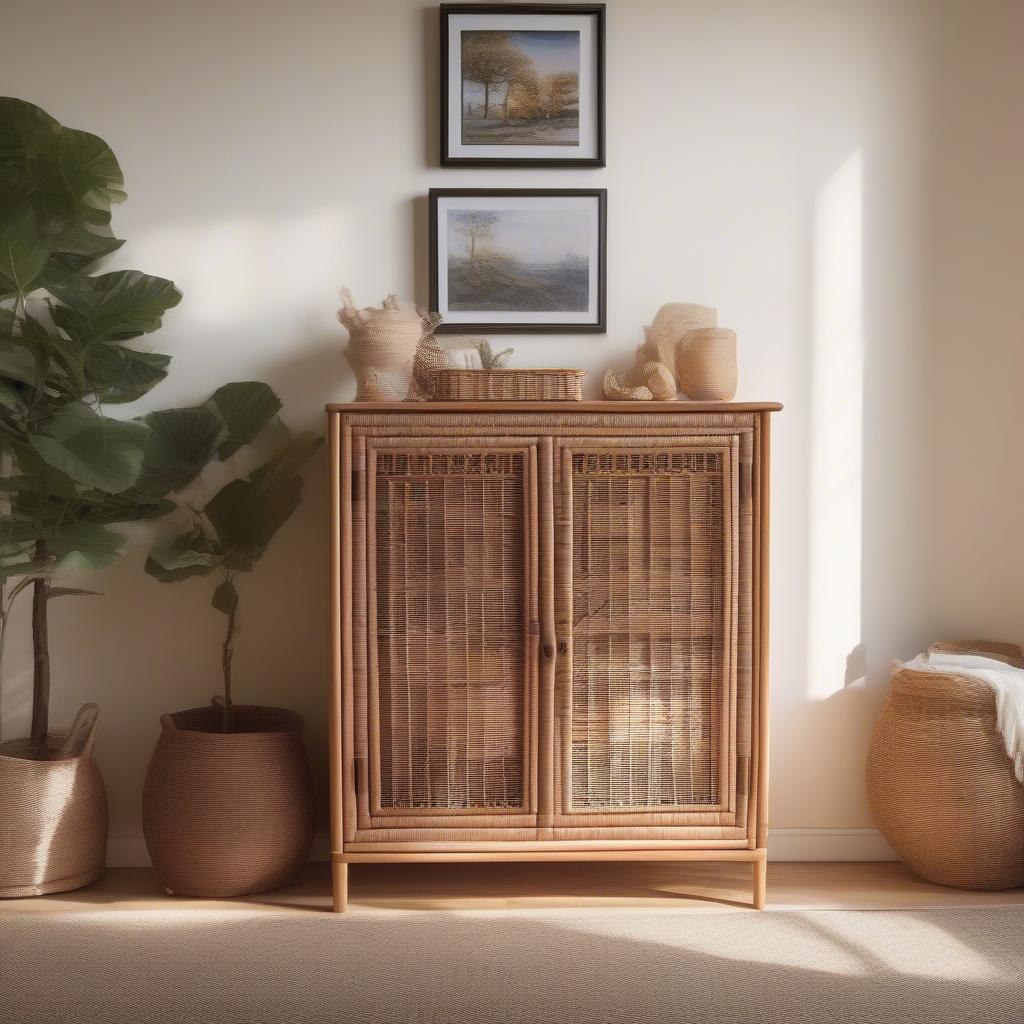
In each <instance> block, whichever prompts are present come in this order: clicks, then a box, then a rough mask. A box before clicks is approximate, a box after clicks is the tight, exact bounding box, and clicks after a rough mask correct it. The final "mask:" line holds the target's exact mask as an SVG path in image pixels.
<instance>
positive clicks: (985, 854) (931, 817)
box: [867, 643, 1024, 889]
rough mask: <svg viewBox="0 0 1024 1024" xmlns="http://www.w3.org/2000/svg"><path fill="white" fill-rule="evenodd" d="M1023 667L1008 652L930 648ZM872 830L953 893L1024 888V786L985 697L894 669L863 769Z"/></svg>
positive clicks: (991, 647) (957, 679)
mask: <svg viewBox="0 0 1024 1024" xmlns="http://www.w3.org/2000/svg"><path fill="white" fill-rule="evenodd" d="M931 650H945V651H956V652H959V653H977V654H984V655H985V656H986V657H992V656H995V657H999V658H1001V660H1005V661H1007V662H1009V663H1011V664H1016V665H1020V664H1021V661H1020V659H1021V649H1020V648H1019V647H1017V646H1015V645H1013V644H988V643H951V644H936V645H935V646H934V647H933V648H931ZM867 785H868V799H869V801H870V804H871V810H872V813H873V815H874V818H875V822H876V824H877V825H878V827H879V829H880V830H881V832H882V834H883V835H884V836H885V838H886V839H888V840H889V842H890V843H891V844H892V846H893V847H894V848H895V850H896V851H897V853H899V855H900V856H901V857H902V858H903V860H904V861H906V863H907V864H908V865H909V866H910V867H911V868H912V869H913V870H914V871H915V872H916V873H917V874H919V875H920V876H921V877H922V878H926V879H928V881H930V882H938V883H939V884H940V885H949V886H954V887H956V888H959V889H1010V888H1013V887H1015V886H1018V885H1022V884H1024V786H1022V785H1021V784H1020V783H1019V782H1017V780H1016V778H1015V776H1014V772H1013V763H1012V762H1011V760H1010V758H1009V756H1008V755H1007V753H1006V748H1005V747H1004V745H1003V739H1002V736H1001V735H1000V734H999V732H998V731H997V729H996V707H995V698H994V695H993V693H992V690H991V689H990V688H989V687H987V686H986V685H985V684H984V683H981V682H979V681H978V680H976V679H972V678H970V677H968V676H962V675H956V674H946V673H940V672H915V671H908V670H906V669H900V668H896V670H895V671H894V672H893V675H892V685H891V688H890V692H889V697H888V699H887V700H886V702H885V706H884V707H883V708H882V714H881V716H880V718H879V720H878V724H877V725H876V726H875V732H874V736H873V738H872V742H871V749H870V751H869V754H868V765H867Z"/></svg>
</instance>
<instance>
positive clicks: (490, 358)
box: [476, 338, 514, 370]
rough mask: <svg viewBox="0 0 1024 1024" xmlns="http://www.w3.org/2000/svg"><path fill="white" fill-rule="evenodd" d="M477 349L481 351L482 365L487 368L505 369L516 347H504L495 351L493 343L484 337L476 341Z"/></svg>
mask: <svg viewBox="0 0 1024 1024" xmlns="http://www.w3.org/2000/svg"><path fill="white" fill-rule="evenodd" d="M476 350H477V352H479V353H480V366H481V367H482V368H483V369H485V370H501V369H503V368H504V367H505V366H507V365H508V361H509V359H510V358H511V357H512V352H513V351H514V349H510V348H504V349H502V350H501V351H500V352H495V351H494V350H493V349H492V348H491V343H490V342H489V341H487V340H486V339H484V338H481V339H480V340H479V341H478V342H477V343H476Z"/></svg>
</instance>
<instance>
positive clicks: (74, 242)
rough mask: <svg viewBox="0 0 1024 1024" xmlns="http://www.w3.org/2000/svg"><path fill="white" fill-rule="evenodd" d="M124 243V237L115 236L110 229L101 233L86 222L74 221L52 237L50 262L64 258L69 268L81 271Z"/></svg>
mask: <svg viewBox="0 0 1024 1024" xmlns="http://www.w3.org/2000/svg"><path fill="white" fill-rule="evenodd" d="M122 245H124V239H123V238H115V237H114V236H113V235H112V234H110V232H109V231H107V232H105V233H100V232H97V231H93V230H91V229H90V228H89V226H88V225H86V224H82V223H74V224H70V225H68V226H67V227H65V228H64V230H62V231H61V232H60V233H59V234H56V235H54V236H53V237H52V238H51V241H50V251H51V253H52V254H53V255H52V256H51V258H50V262H51V263H53V262H54V261H56V260H62V259H63V260H66V261H67V265H68V267H69V268H74V269H76V270H79V271H81V270H84V269H85V268H86V267H87V266H89V264H90V263H95V262H96V260H98V259H100V258H101V257H103V256H109V255H110V254H111V253H112V252H115V251H116V250H118V249H120V248H121V246H122Z"/></svg>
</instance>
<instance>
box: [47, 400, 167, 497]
mask: <svg viewBox="0 0 1024 1024" xmlns="http://www.w3.org/2000/svg"><path fill="white" fill-rule="evenodd" d="M147 434H148V430H147V428H146V426H145V425H144V424H142V423H140V422H138V421H137V420H132V421H125V420H115V419H112V418H110V417H109V416H102V415H100V414H99V413H96V412H95V411H93V410H92V409H90V408H89V407H88V406H87V405H84V404H83V403H81V402H73V403H71V404H70V405H67V406H65V407H64V408H63V409H61V410H60V411H59V412H58V413H57V414H56V415H55V416H54V417H53V418H52V419H51V420H50V421H49V422H48V423H47V425H46V433H45V434H38V435H35V436H34V437H32V438H31V440H30V444H31V446H32V448H33V450H34V451H35V452H36V453H37V454H38V455H39V457H40V458H41V459H43V461H44V462H46V463H47V464H48V465H50V466H52V467H53V468H54V469H57V470H59V471H60V472H61V473H64V474H66V475H67V476H68V477H70V478H71V479H72V480H74V481H76V482H77V483H79V484H82V485H83V486H85V487H95V488H97V489H99V490H102V491H110V492H112V493H115V494H116V493H117V492H118V491H123V490H125V489H127V488H128V487H131V486H132V484H134V483H135V481H136V480H137V479H138V476H139V473H140V471H141V469H142V460H143V446H144V445H145V442H146V436H147Z"/></svg>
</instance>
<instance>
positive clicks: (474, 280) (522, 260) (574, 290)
mask: <svg viewBox="0 0 1024 1024" xmlns="http://www.w3.org/2000/svg"><path fill="white" fill-rule="evenodd" d="M447 232H448V239H447V252H448V266H447V272H448V309H449V310H453V311H471V310H472V311H477V310H479V311H486V312H498V311H515V312H531V313H532V312H545V313H581V312H586V311H587V310H588V309H589V307H590V254H591V250H592V244H593V221H592V218H591V217H590V216H588V213H587V211H586V210H585V209H583V208H579V207H577V208H572V207H566V208H563V209H533V210H531V209H520V210H515V209H505V210H494V209H450V210H448V212H447Z"/></svg>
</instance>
